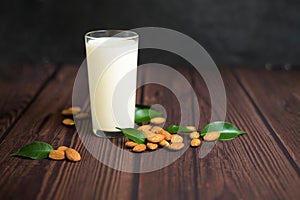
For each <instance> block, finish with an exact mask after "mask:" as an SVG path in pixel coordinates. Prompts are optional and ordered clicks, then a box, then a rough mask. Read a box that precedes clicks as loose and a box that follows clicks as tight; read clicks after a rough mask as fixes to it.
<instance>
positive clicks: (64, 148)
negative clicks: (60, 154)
mask: <svg viewBox="0 0 300 200" xmlns="http://www.w3.org/2000/svg"><path fill="white" fill-rule="evenodd" d="M67 148H69V147H66V146H60V147H58V148H57V150H60V151H65V150H67Z"/></svg>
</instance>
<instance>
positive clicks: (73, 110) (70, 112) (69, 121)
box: [61, 106, 89, 126]
mask: <svg viewBox="0 0 300 200" xmlns="http://www.w3.org/2000/svg"><path fill="white" fill-rule="evenodd" d="M61 114H62V115H63V116H65V117H66V118H65V119H64V120H63V121H62V123H63V124H64V125H66V126H73V125H75V122H74V119H73V118H75V119H78V120H80V119H86V118H88V117H89V114H88V113H85V112H81V108H80V107H77V106H75V107H69V108H66V109H63V110H62V111H61Z"/></svg>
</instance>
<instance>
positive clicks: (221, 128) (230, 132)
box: [201, 121, 246, 141]
mask: <svg viewBox="0 0 300 200" xmlns="http://www.w3.org/2000/svg"><path fill="white" fill-rule="evenodd" d="M215 131H217V132H220V137H219V139H218V140H220V141H222V140H232V139H234V138H236V137H237V136H239V135H242V134H246V132H245V131H240V130H239V129H238V128H237V127H236V126H234V125H233V124H230V123H228V122H222V121H217V122H213V123H210V124H208V125H206V126H205V127H204V128H203V130H202V131H201V136H204V135H205V134H206V133H208V132H215Z"/></svg>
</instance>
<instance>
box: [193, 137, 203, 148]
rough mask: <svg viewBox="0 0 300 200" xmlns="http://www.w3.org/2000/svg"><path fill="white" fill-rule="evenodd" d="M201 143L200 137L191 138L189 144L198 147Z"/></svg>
mask: <svg viewBox="0 0 300 200" xmlns="http://www.w3.org/2000/svg"><path fill="white" fill-rule="evenodd" d="M200 144H201V140H200V139H192V141H191V146H192V147H198V146H200Z"/></svg>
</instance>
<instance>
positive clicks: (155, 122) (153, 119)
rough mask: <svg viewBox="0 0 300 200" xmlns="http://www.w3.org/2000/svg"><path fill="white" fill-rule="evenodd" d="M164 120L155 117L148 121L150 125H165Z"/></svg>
mask: <svg viewBox="0 0 300 200" xmlns="http://www.w3.org/2000/svg"><path fill="white" fill-rule="evenodd" d="M165 121H166V119H165V118H163V117H155V118H152V119H151V120H150V123H151V124H162V123H165Z"/></svg>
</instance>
